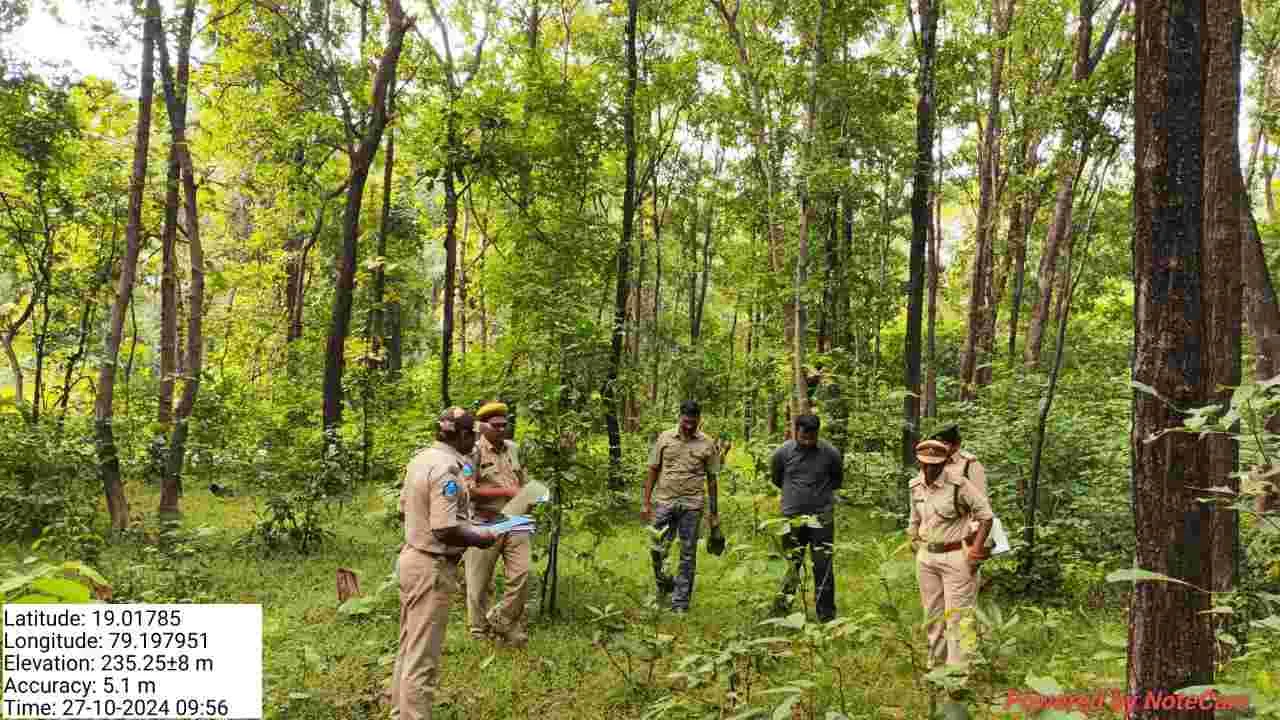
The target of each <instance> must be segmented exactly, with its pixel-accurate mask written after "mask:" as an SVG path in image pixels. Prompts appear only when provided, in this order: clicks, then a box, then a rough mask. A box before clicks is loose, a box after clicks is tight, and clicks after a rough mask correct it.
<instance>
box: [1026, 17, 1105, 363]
mask: <svg viewBox="0 0 1280 720" xmlns="http://www.w3.org/2000/svg"><path fill="white" fill-rule="evenodd" d="M1095 2H1096V0H1080V11H1079V13H1078V14H1077V16H1076V17H1077V22H1078V26H1077V29H1076V41H1075V63H1074V65H1073V70H1072V74H1071V77H1072V81H1073V84H1074V85H1075V86H1076V87H1081V86H1082V85H1083V84H1084V82H1085V81H1087V80H1088V79H1089V74H1090V71H1091V67H1090V60H1089V50H1090V43H1091V41H1092V37H1093V11H1094V3H1095ZM1085 120H1086V118H1079V117H1077V118H1075V119H1073V120H1072V125H1071V127H1069V128H1068V130H1067V136H1066V141H1065V142H1064V143H1063V145H1062V151H1061V152H1060V153H1059V156H1058V192H1057V195H1056V197H1055V199H1054V206H1053V221H1052V222H1051V223H1050V224H1049V231H1048V234H1047V235H1046V236H1045V240H1044V246H1043V247H1042V248H1041V250H1040V269H1039V272H1038V274H1037V276H1036V277H1037V280H1038V282H1039V284H1040V295H1039V298H1038V299H1037V301H1036V304H1035V307H1034V308H1033V309H1032V311H1031V324H1030V326H1029V327H1028V328H1027V346H1026V350H1025V352H1024V353H1023V354H1024V361H1025V362H1026V364H1027V365H1029V366H1031V367H1037V366H1039V364H1040V351H1041V347H1042V345H1043V341H1044V329H1045V327H1046V324H1047V323H1048V321H1049V313H1050V312H1051V311H1052V310H1053V304H1052V301H1053V284H1054V279H1055V277H1056V269H1057V266H1058V255H1059V249H1060V246H1061V244H1062V240H1063V239H1064V238H1065V237H1066V236H1067V235H1068V234H1069V233H1070V232H1071V211H1072V208H1073V205H1074V203H1075V189H1076V182H1077V181H1078V180H1079V178H1080V174H1081V173H1082V172H1083V171H1084V166H1085V164H1086V163H1087V162H1088V157H1089V145H1090V139H1091V138H1090V135H1089V130H1088V129H1087V128H1084V127H1083V124H1084V122H1085ZM1077 144H1079V146H1080V147H1079V149H1078V150H1077V148H1076V145H1077Z"/></svg>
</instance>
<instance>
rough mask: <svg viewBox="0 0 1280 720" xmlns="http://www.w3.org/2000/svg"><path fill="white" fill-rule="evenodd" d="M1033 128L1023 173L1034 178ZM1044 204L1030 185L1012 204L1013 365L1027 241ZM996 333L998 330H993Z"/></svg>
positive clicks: (1028, 133)
mask: <svg viewBox="0 0 1280 720" xmlns="http://www.w3.org/2000/svg"><path fill="white" fill-rule="evenodd" d="M1033 132H1034V131H1033V130H1030V129H1027V130H1025V131H1024V133H1023V137H1022V147H1021V151H1022V154H1021V157H1022V161H1021V163H1020V167H1019V169H1018V170H1019V172H1018V174H1019V176H1020V177H1021V178H1024V179H1025V178H1030V177H1032V176H1033V175H1034V174H1035V170H1036V167H1038V166H1039V164H1040V161H1039V152H1038V149H1039V146H1040V142H1039V140H1038V139H1035V138H1034V137H1033ZM1039 207H1040V192H1039V191H1038V190H1036V189H1032V188H1027V189H1024V190H1023V191H1022V194H1021V195H1020V196H1019V197H1018V199H1017V201H1016V202H1014V203H1013V204H1012V205H1011V206H1010V207H1009V250H1008V253H1009V254H1010V255H1012V256H1013V298H1012V299H1011V300H1010V302H1009V364H1010V365H1013V364H1014V363H1015V362H1017V359H1018V322H1019V317H1020V316H1021V314H1022V293H1023V290H1024V288H1025V287H1026V279H1027V242H1028V240H1029V239H1030V235H1031V228H1032V226H1033V225H1035V219H1036V210H1038V209H1039ZM992 334H993V335H994V330H993V331H992Z"/></svg>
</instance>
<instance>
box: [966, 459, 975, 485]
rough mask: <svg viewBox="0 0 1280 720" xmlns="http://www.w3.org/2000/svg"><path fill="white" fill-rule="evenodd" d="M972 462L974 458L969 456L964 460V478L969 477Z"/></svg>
mask: <svg viewBox="0 0 1280 720" xmlns="http://www.w3.org/2000/svg"><path fill="white" fill-rule="evenodd" d="M971 462H973V458H969V459H967V460H965V461H964V479H965V480H968V479H969V463H971Z"/></svg>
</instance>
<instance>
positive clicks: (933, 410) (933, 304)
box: [921, 189, 942, 418]
mask: <svg viewBox="0 0 1280 720" xmlns="http://www.w3.org/2000/svg"><path fill="white" fill-rule="evenodd" d="M932 195H933V200H932V202H931V203H930V207H929V215H930V223H929V238H928V243H927V244H928V247H927V250H928V252H927V255H926V257H925V266H926V269H927V272H928V278H929V280H928V281H929V320H928V325H927V328H926V333H925V355H926V366H927V367H928V369H927V370H926V372H925V380H924V410H923V411H922V413H921V414H922V415H923V416H924V417H928V418H931V417H937V414H938V343H937V326H938V277H939V275H940V274H941V269H940V267H939V263H940V262H941V257H940V254H939V253H940V251H941V248H942V238H941V235H942V233H941V229H942V198H941V196H940V195H939V193H938V190H936V189H935V190H934V191H933V193H932Z"/></svg>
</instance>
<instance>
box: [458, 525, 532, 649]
mask: <svg viewBox="0 0 1280 720" xmlns="http://www.w3.org/2000/svg"><path fill="white" fill-rule="evenodd" d="M532 540H533V536H531V535H529V534H528V533H516V534H514V535H503V536H502V537H501V538H499V539H498V542H496V543H494V544H493V546H492V547H487V548H470V549H468V550H467V559H466V566H467V622H468V624H469V625H470V628H471V635H472V636H473V637H474V636H479V635H483V634H485V633H486V632H488V631H489V629H490V628H489V600H490V593H492V592H493V571H494V568H495V567H496V566H497V564H498V558H499V557H501V558H502V565H503V571H504V573H503V574H504V575H505V577H506V589H505V590H504V591H503V594H502V600H501V601H499V602H498V604H497V605H496V606H495V607H494V608H493V615H494V618H493V619H494V620H495V623H494V624H496V625H499V626H500V627H499V628H495V629H500V630H504V631H505V630H508V629H510V630H520V631H523V629H524V626H525V622H526V616H525V605H526V604H527V602H528V600H529V565H530V564H531V563H532V558H533V542H532Z"/></svg>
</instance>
